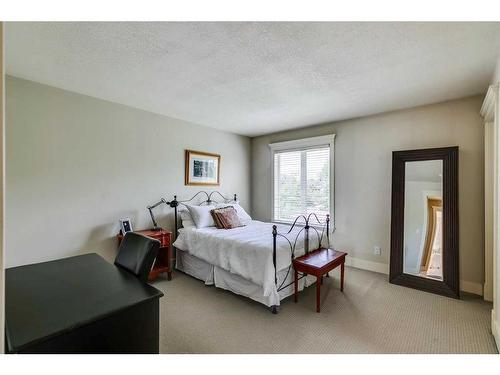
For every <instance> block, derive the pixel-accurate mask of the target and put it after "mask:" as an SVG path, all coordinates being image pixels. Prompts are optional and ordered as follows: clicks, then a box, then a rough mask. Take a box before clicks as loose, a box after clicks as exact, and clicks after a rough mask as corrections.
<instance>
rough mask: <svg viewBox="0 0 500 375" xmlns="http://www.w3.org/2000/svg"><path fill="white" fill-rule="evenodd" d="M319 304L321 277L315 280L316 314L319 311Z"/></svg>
mask: <svg viewBox="0 0 500 375" xmlns="http://www.w3.org/2000/svg"><path fill="white" fill-rule="evenodd" d="M320 302H321V276H318V277H317V278H316V312H318V313H319V311H320Z"/></svg>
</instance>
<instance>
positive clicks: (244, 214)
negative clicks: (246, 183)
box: [217, 203, 252, 224]
mask: <svg viewBox="0 0 500 375" xmlns="http://www.w3.org/2000/svg"><path fill="white" fill-rule="evenodd" d="M222 207H234V209H235V210H236V213H237V214H238V217H239V218H240V221H241V222H242V223H244V224H248V223H249V222H250V221H252V217H251V216H250V215H249V214H247V212H246V211H245V210H244V209H243V207H241V206H240V205H239V203H221V204H219V205H217V208H222Z"/></svg>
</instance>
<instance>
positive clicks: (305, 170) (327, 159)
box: [270, 135, 335, 222]
mask: <svg viewBox="0 0 500 375" xmlns="http://www.w3.org/2000/svg"><path fill="white" fill-rule="evenodd" d="M334 137H335V136H334V135H329V136H324V137H314V138H307V139H302V140H297V141H290V142H281V143H273V144H271V145H270V147H271V150H272V155H273V191H272V196H273V207H272V208H273V209H272V211H273V214H272V219H273V221H278V222H293V221H294V220H295V218H296V217H297V216H298V215H301V214H305V215H306V216H307V215H308V214H310V213H312V212H314V213H315V214H316V215H317V216H318V218H319V219H320V220H321V221H324V220H325V219H326V215H327V214H331V213H332V212H333V140H334ZM313 221H314V220H313Z"/></svg>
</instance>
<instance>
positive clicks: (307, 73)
mask: <svg viewBox="0 0 500 375" xmlns="http://www.w3.org/2000/svg"><path fill="white" fill-rule="evenodd" d="M5 34H6V65H7V68H6V69H7V73H8V74H10V75H14V76H17V77H21V78H26V79H30V80H33V81H37V82H41V83H45V84H48V85H52V86H56V87H60V88H63V89H66V90H71V91H75V92H78V93H82V94H86V95H90V96H94V97H98V98H102V99H106V100H110V101H113V102H117V103H122V104H126V105H130V106H133V107H137V108H141V109H145V110H148V111H152V112H156V113H160V114H164V115H167V116H170V117H175V118H179V119H183V120H187V121H191V122H194V123H198V124H202V125H207V126H211V127H214V128H219V129H223V130H227V131H230V132H234V133H238V134H243V135H249V136H255V135H260V134H265V133H271V132H275V131H279V130H285V129H291V128H296V127H303V126H308V125H314V124H318V123H324V122H329V121H335V120H341V119H346V118H352V117H359V116H364V115H368V114H373V113H379V112H385V111H389V110H395V109H401V108H407V107H413V106H417V105H422V104H428V103H434V102H439V101H444V100H448V99H454V98H459V97H464V96H468V95H473V94H478V93H484V92H485V91H486V89H487V86H488V83H489V81H490V80H491V78H492V75H493V72H494V68H495V64H496V61H497V58H498V56H499V54H500V23H310V22H305V23H281V22H272V23H246V22H243V23H240V22H233V23H203V22H196V23H165V22H163V23H131V22H122V23H97V22H91V23H7V24H6V28H5Z"/></svg>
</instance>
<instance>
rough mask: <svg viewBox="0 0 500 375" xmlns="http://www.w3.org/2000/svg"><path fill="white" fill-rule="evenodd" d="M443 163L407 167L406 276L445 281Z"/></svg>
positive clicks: (424, 162)
mask: <svg viewBox="0 0 500 375" xmlns="http://www.w3.org/2000/svg"><path fill="white" fill-rule="evenodd" d="M442 178H443V161H442V160H425V161H411V162H406V163H405V206H404V240H403V241H404V245H403V246H404V253H403V272H404V273H407V274H411V275H415V276H420V277H425V278H431V279H436V280H443V237H442V232H443V231H442V227H443V181H442Z"/></svg>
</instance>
